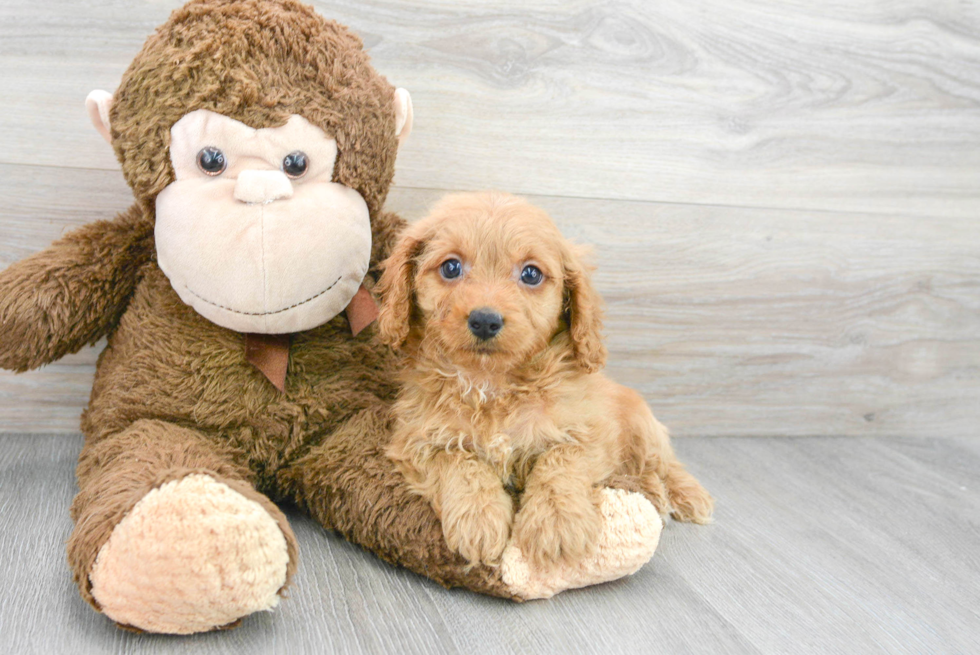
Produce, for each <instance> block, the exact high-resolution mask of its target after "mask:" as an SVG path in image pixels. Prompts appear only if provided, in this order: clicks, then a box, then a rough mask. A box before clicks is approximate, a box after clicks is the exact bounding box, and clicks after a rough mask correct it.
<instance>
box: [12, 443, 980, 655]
mask: <svg viewBox="0 0 980 655" xmlns="http://www.w3.org/2000/svg"><path fill="white" fill-rule="evenodd" d="M80 445H81V441H80V438H79V437H77V436H75V437H66V436H62V435H54V436H51V435H48V436H45V435H37V434H34V435H2V436H0V579H2V580H4V582H5V586H6V588H7V593H5V594H3V595H2V596H0V634H3V635H4V644H5V647H6V649H7V650H8V651H9V652H16V653H52V652H110V653H159V652H173V650H174V649H177V648H179V649H180V650H181V651H182V652H183V651H186V652H200V653H226V652H228V653H237V654H239V655H246V654H248V653H253V652H254V653H286V652H289V653H295V652H329V653H352V654H353V653H380V652H399V653H512V652H522V653H547V652H570V653H598V652H607V653H608V652H644V653H661V652H662V653H704V652H725V653H815V652H820V653H879V652H885V653H924V652H928V653H969V652H972V651H975V648H974V646H975V639H976V635H977V634H978V631H980V615H978V614H977V612H976V607H978V606H980V561H978V559H977V555H976V549H975V544H976V539H977V536H978V526H980V494H978V490H977V487H976V474H975V471H976V470H978V467H980V441H978V440H976V439H945V440H937V439H926V438H916V439H891V440H883V439H842V438H796V439H781V438H773V439H751V438H718V439H686V440H681V441H679V442H678V443H677V447H678V451H679V454H680V455H681V457H682V459H684V461H685V462H687V463H688V465H689V468H690V469H691V470H692V471H693V472H694V473H695V474H696V475H697V476H698V477H699V478H700V479H701V480H702V481H703V482H704V483H705V485H706V486H707V487H708V488H709V489H710V490H711V491H712V493H713V494H714V495H715V497H716V498H717V500H718V514H717V518H716V522H715V523H714V524H713V525H711V526H707V527H700V526H689V525H680V524H676V523H669V524H668V526H667V528H666V529H665V532H664V536H663V540H662V545H661V547H660V549H659V550H658V553H657V555H656V556H655V558H654V560H653V561H652V563H650V564H648V565H647V566H646V567H644V568H643V569H642V570H641V571H640V572H638V573H637V574H636V575H634V576H632V577H631V578H628V579H626V580H622V581H618V582H616V583H612V584H608V585H603V586H600V587H594V588H590V589H585V590H578V591H572V592H566V593H565V594H561V595H559V596H557V597H556V598H554V599H552V600H549V601H539V602H532V603H526V604H523V605H516V604H511V603H508V602H505V601H499V600H495V599H491V598H485V597H480V596H476V595H473V594H470V593H468V592H465V591H458V590H457V591H446V590H443V589H442V588H440V587H438V586H436V585H434V584H432V583H430V582H428V581H426V580H424V579H422V578H419V577H417V576H415V575H412V574H410V573H407V572H406V571H404V570H400V569H394V568H392V567H390V566H388V565H386V564H384V563H382V562H379V561H378V560H376V559H375V558H373V557H372V556H370V555H368V554H367V553H365V552H363V551H361V550H360V549H359V548H357V547H354V546H352V545H350V544H348V543H346V542H344V541H342V540H341V539H339V538H337V537H336V536H334V535H331V534H327V533H325V532H324V531H323V530H322V529H320V528H319V527H318V526H317V525H315V524H314V523H313V522H311V521H309V520H308V519H306V518H304V517H302V516H299V515H297V514H296V513H295V512H290V520H291V521H292V523H293V526H294V528H295V530H296V533H297V537H298V539H299V542H300V550H301V562H300V569H299V573H298V574H297V579H296V584H295V587H294V588H293V589H292V591H291V593H290V597H289V598H288V599H286V600H285V601H284V602H283V604H282V605H281V606H280V607H279V608H278V609H276V610H275V611H274V612H272V613H265V614H262V615H259V616H253V617H250V618H248V619H246V620H245V622H244V623H243V625H242V626H241V627H239V628H238V629H236V630H233V631H229V632H221V633H212V634H206V635H198V636H193V637H189V638H173V637H162V636H153V635H135V634H130V633H126V632H123V631H119V630H117V629H116V628H114V627H113V626H112V624H111V623H110V622H109V621H107V620H106V619H105V618H104V617H102V616H99V615H97V614H95V613H94V612H92V611H91V610H90V609H89V608H88V607H87V606H86V605H85V604H84V602H83V601H82V600H81V599H80V598H79V597H78V595H77V594H76V592H75V590H74V588H73V586H72V584H71V582H70V579H69V575H68V571H67V566H66V564H65V562H64V552H63V549H64V544H63V542H64V540H65V539H66V538H67V536H68V533H69V531H70V521H69V519H68V516H67V508H68V505H69V503H70V500H71V496H72V493H73V491H74V485H73V482H72V480H73V478H72V469H73V467H74V463H75V458H76V457H77V453H78V450H79V448H80Z"/></svg>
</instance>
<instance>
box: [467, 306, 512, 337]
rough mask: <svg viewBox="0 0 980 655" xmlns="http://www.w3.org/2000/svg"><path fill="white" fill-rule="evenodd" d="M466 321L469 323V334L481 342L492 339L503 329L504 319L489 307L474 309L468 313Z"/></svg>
mask: <svg viewBox="0 0 980 655" xmlns="http://www.w3.org/2000/svg"><path fill="white" fill-rule="evenodd" d="M467 321H468V322H469V326H470V332H472V333H473V336H475V337H476V338H477V339H480V340H481V341H486V340H487V339H492V338H494V337H495V336H497V333H498V332H500V330H501V329H502V328H503V327H504V317H503V316H501V315H500V314H498V313H497V312H495V311H493V310H492V309H490V308H489V307H481V308H480V309H474V310H473V311H472V312H470V315H469V318H468V319H467Z"/></svg>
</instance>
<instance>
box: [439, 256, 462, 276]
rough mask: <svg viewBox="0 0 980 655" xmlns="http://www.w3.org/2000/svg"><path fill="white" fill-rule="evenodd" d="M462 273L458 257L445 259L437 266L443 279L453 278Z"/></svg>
mask: <svg viewBox="0 0 980 655" xmlns="http://www.w3.org/2000/svg"><path fill="white" fill-rule="evenodd" d="M462 274H463V263H462V262H461V261H459V260H458V259H447V260H446V261H444V262H443V263H442V264H441V265H440V266H439V275H441V276H442V279H444V280H453V279H456V278H458V277H459V276H460V275H462Z"/></svg>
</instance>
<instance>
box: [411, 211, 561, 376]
mask: <svg viewBox="0 0 980 655" xmlns="http://www.w3.org/2000/svg"><path fill="white" fill-rule="evenodd" d="M439 223H440V224H439V225H438V226H436V229H435V230H434V231H433V233H432V236H431V238H430V239H429V241H428V242H427V244H426V246H425V248H424V249H423V251H422V253H421V256H420V257H419V259H418V260H417V265H416V273H415V281H414V287H415V302H416V305H417V307H418V310H419V313H420V314H421V322H422V326H421V327H422V332H423V334H424V335H425V337H424V338H428V339H433V340H435V341H437V342H438V345H439V346H440V347H441V349H442V350H443V351H444V352H448V353H453V359H454V360H455V361H456V362H457V363H459V364H460V365H462V366H464V367H470V368H477V367H482V368H487V367H491V368H497V367H499V366H510V365H512V364H514V363H517V361H520V360H523V359H526V358H527V357H529V356H530V355H533V354H534V353H536V352H538V351H540V350H542V349H543V348H544V347H545V346H547V344H548V341H549V340H550V338H551V335H553V334H554V333H555V332H556V331H557V329H558V323H559V320H560V318H561V311H562V286H563V282H564V271H563V268H562V257H561V252H560V251H559V247H558V246H559V243H558V240H559V239H560V237H559V236H558V235H557V234H556V230H555V228H554V226H553V225H552V224H551V222H550V221H549V220H547V217H542V216H541V214H540V212H536V211H533V208H531V207H507V208H498V209H497V210H496V211H482V212H480V211H476V212H466V211H461V212H454V213H452V214H449V215H447V214H444V215H442V216H441V218H440V220H439Z"/></svg>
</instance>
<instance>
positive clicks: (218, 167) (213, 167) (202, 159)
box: [197, 146, 228, 177]
mask: <svg viewBox="0 0 980 655" xmlns="http://www.w3.org/2000/svg"><path fill="white" fill-rule="evenodd" d="M197 166H198V168H200V169H201V171H202V172H203V173H204V174H205V175H210V176H211V177H215V176H216V175H221V174H222V173H223V172H224V170H225V168H226V167H227V166H228V160H227V159H225V153H223V152H221V151H220V150H218V149H217V148H215V147H214V146H208V147H207V148H202V149H201V152H199V153H197Z"/></svg>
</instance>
